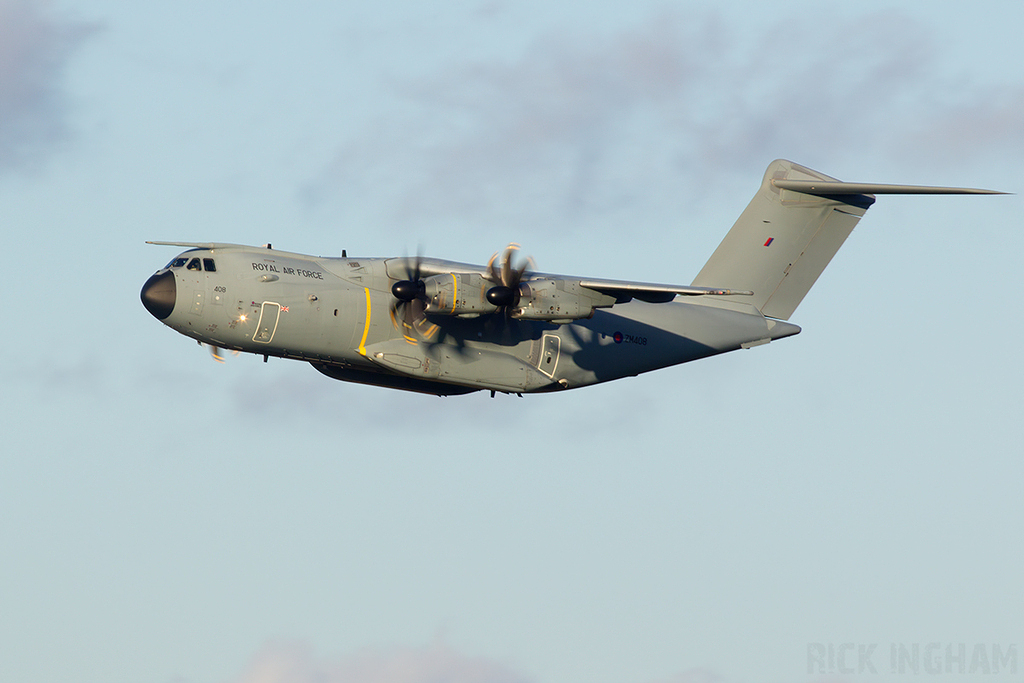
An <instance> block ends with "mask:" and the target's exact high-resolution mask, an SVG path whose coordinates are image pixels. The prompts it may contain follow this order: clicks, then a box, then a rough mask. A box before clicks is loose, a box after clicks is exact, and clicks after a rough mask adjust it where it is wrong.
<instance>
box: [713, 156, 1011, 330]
mask: <svg viewBox="0 0 1024 683" xmlns="http://www.w3.org/2000/svg"><path fill="white" fill-rule="evenodd" d="M876 194H1003V193H1001V192H993V191H991V190H975V189H970V188H961V187H925V186H919V185H878V184H872V183H844V182H841V181H839V180H836V179H835V178H831V177H829V176H827V175H825V174H823V173H818V172H817V171H813V170H811V169H809V168H807V167H805V166H801V165H799V164H795V163H793V162H791V161H786V160H783V159H779V160H776V161H773V162H772V163H771V165H769V166H768V170H767V171H765V174H764V180H763V181H762V182H761V187H760V189H759V190H758V191H757V194H756V195H754V198H753V199H752V200H750V204H748V205H747V208H746V209H745V210H744V211H743V213H742V214H741V215H740V217H739V219H738V220H737V221H736V224H735V225H733V227H732V230H730V231H729V234H727V235H726V236H725V239H724V240H722V243H721V244H720V245H718V249H716V250H715V253H714V254H712V255H711V258H710V259H708V262H707V263H706V264H704V267H703V268H702V269H701V271H700V273H698V274H697V277H696V278H695V279H694V281H693V285H694V286H697V287H711V286H714V287H728V288H729V289H734V290H750V291H753V292H754V296H753V298H752V299H751V298H750V297H744V303H752V304H753V305H754V306H756V307H757V308H758V309H759V310H760V311H761V313H762V314H764V315H765V316H767V317H770V318H777V319H780V320H788V319H789V317H790V316H791V315H793V311H795V310H796V307H797V306H798V305H800V302H801V301H803V298H804V296H806V295H807V292H808V291H810V289H811V286H813V285H814V283H815V281H817V279H818V276H819V275H821V273H822V271H823V270H825V266H827V265H828V263H829V261H831V260H832V257H833V256H835V254H836V252H837V251H839V247H841V246H842V245H843V242H845V241H846V238H847V237H848V236H849V235H850V233H851V232H852V231H853V228H854V226H856V225H857V221H859V220H860V219H861V216H863V215H864V213H865V212H866V211H867V210H868V207H870V206H871V205H872V204H874V203H875V196H874V195H876Z"/></svg>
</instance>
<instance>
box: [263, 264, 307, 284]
mask: <svg viewBox="0 0 1024 683" xmlns="http://www.w3.org/2000/svg"><path fill="white" fill-rule="evenodd" d="M252 269H253V270H259V271H267V272H271V273H282V274H283V275H296V276H298V277H309V278H313V279H315V280H323V279H324V274H323V273H321V272H320V271H318V270H303V269H302V268H289V267H288V266H281V269H280V270H278V268H277V266H275V265H273V264H272V263H253V264H252Z"/></svg>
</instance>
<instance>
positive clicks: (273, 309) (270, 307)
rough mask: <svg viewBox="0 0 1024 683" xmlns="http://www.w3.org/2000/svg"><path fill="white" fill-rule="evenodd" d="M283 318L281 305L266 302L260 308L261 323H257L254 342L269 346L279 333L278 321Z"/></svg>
mask: <svg viewBox="0 0 1024 683" xmlns="http://www.w3.org/2000/svg"><path fill="white" fill-rule="evenodd" d="M280 317H281V304H275V303H274V302H273V301H264V302H263V306H262V307H260V321H259V322H258V323H256V332H255V333H254V334H253V336H252V340H253V341H254V342H257V343H259V344H269V343H270V341H271V340H272V339H273V338H274V333H275V332H277V320H278V318H280Z"/></svg>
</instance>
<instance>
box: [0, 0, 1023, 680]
mask: <svg viewBox="0 0 1024 683" xmlns="http://www.w3.org/2000/svg"><path fill="white" fill-rule="evenodd" d="M1022 25H1024V5H1020V4H1019V3H1012V2H976V3H971V4H970V5H967V6H965V5H963V4H959V3H958V4H954V3H924V2H921V3H889V2H859V3H856V4H851V3H844V4H842V5H837V6H832V5H830V4H827V3H824V4H822V3H819V4H817V5H814V8H813V9H810V5H808V4H806V3H786V2H783V3H756V4H755V3H739V2H724V3H719V4H718V5H717V6H716V7H715V8H714V9H709V8H707V7H705V6H703V5H697V4H693V3H683V2H675V3H673V2H648V1H639V2H631V3H609V2H602V3H593V2H587V3H584V2H576V1H569V2H562V3H558V4H557V6H555V7H552V6H549V3H541V2H532V1H528V2H514V3H513V2H505V1H502V0H491V1H483V2H469V1H466V2H455V3H448V4H447V5H445V6H443V7H438V6H433V5H431V6H428V5H425V4H424V3H415V2H408V1H400V0H396V1H394V2H385V3H377V4H365V5H355V4H344V3H336V2H316V1H312V0H311V1H309V2H300V3H297V4H295V3H293V4H292V5H291V6H289V7H288V8H284V6H283V5H282V4H281V3H269V2H258V3H250V4H249V5H248V6H246V7H245V8H244V9H243V8H241V5H238V4H237V3H235V4H232V3H221V2H213V3H211V2H209V1H207V2H195V1H182V2H175V3H162V4H161V3H156V4H154V3H124V2H111V1H109V0H107V1H104V0H91V1H90V2H81V1H74V0H54V1H53V2H46V1H43V0H0V225H2V226H3V235H4V247H5V248H4V253H5V256H4V266H3V268H2V269H0V296H2V301H3V310H4V312H5V318H6V323H7V324H6V326H5V328H4V329H5V331H6V334H4V335H3V339H2V341H0V351H2V357H3V358H4V361H3V363H2V364H0V378H2V382H3V387H4V391H3V393H2V398H0V401H2V413H0V414H2V416H3V417H2V418H0V419H2V425H0V426H2V428H3V433H4V435H5V438H4V447H3V455H2V457H0V682H2V683H7V682H8V681H10V682H11V683H13V682H15V681H18V682H24V681H38V682H42V683H51V682H53V683H62V682H66V681H110V682H112V683H120V682H124V683H128V682H132V683H139V682H141V683H169V682H172V681H174V682H182V683H183V682H187V683H222V682H237V683H278V682H280V683H284V682H288V683H312V682H313V681H318V682H324V683H341V682H342V681H344V682H348V681H373V682H376V683H424V682H426V681H437V680H445V681H456V682H460V683H461V682H464V683H477V682H480V681H535V682H537V683H619V682H626V681H628V682H636V683H665V682H672V683H683V682H686V683H696V682H703V681H711V680H722V681H728V682H733V681H736V682H740V681H742V682H752V683H753V682H760V681H779V682H793V681H796V682H804V681H815V680H821V679H822V677H821V676H818V675H816V674H810V675H809V674H808V671H807V647H808V643H836V644H840V643H847V642H852V643H857V644H871V643H878V644H879V652H880V654H879V655H878V657H877V658H876V665H877V666H878V668H879V669H880V673H879V675H877V676H860V677H858V676H857V675H852V676H846V677H844V680H854V681H860V680H865V681H868V680H870V681H880V680H908V679H909V678H911V676H910V675H909V674H904V675H896V676H892V675H890V673H889V671H888V664H889V661H888V647H889V644H891V643H920V644H927V643H930V642H941V643H949V642H952V643H960V642H964V643H967V644H969V647H970V646H973V644H975V643H990V644H991V643H996V644H1000V645H1001V646H1003V647H1004V648H1007V647H1009V646H1015V647H1016V648H1017V651H1018V653H1019V655H1020V657H1021V658H1022V659H1021V661H1020V662H1019V666H1020V667H1024V628H1022V626H1024V622H1022V619H1021V614H1022V613H1024V588H1022V584H1021V581H1020V567H1021V566H1022V565H1024V551H1022V547H1021V543H1020V538H1021V537H1022V535H1024V496H1021V481H1022V480H1024V476H1022V475H1024V465H1022V456H1024V447H1022V445H1021V441H1022V440H1021V436H1020V426H1019V425H1020V422H1021V417H1022V403H1024V402H1022V399H1021V391H1022V389H1021V387H1022V380H1024V362H1022V360H1021V354H1020V352H1019V351H1018V350H1017V348H1016V346H1017V345H1018V344H1019V341H1020V340H1021V339H1024V323H1022V317H1021V304H1020V294H1019V289H1020V286H1019V285H1020V280H1021V277H1020V275H1021V265H1020V264H1021V256H1020V255H1021V253H1022V252H1024V237H1022V230H1021V227H1020V222H1021V216H1022V215H1024V210H1022V208H1024V207H1022V200H1021V197H1020V195H1019V194H1018V195H1015V196H1005V197H881V198H880V199H879V201H878V203H877V204H876V205H875V206H874V207H873V208H872V209H871V210H870V211H869V213H868V214H867V216H866V217H865V219H864V220H863V221H862V222H861V223H860V225H859V226H858V228H857V230H856V231H855V232H854V234H853V236H852V237H851V239H850V240H849V241H848V242H847V244H846V245H845V246H844V247H843V249H842V251H841V252H840V253H839V255H838V256H837V257H836V259H835V261H834V262H833V263H832V265H830V267H829V268H828V269H827V270H826V272H825V274H824V276H823V277H822V278H821V280H820V281H819V282H818V284H817V285H816V286H815V288H814V289H813V290H812V292H811V294H810V295H809V296H808V297H807V299H806V300H805V301H804V303H803V304H802V305H801V307H800V308H799V309H798V310H797V312H796V314H795V315H794V317H793V322H795V323H797V324H799V325H800V326H802V327H803V329H804V331H803V333H802V334H801V335H799V336H797V337H795V338H792V339H786V340H783V341H780V342H778V343H773V344H771V345H768V346H765V347H759V348H756V349H753V350H750V351H745V352H740V353H734V354H729V355H726V356H722V357H719V358H713V359H709V360H706V361H702V362H699V363H695V364H691V365H685V366H680V367H677V368H672V369H668V370H665V371H661V372H658V373H653V374H650V375H646V376H643V377H639V378H634V379H628V380H623V381H619V382H614V383H611V384H607V385H602V386H598V387H593V388H589V389H584V390H580V391H572V392H567V393H565V394H559V395H550V396H534V397H526V398H524V399H522V400H520V399H515V398H510V397H498V398H496V399H494V400H491V399H489V398H488V397H487V396H486V394H483V393H481V394H477V395H472V396H468V397H464V398H451V399H444V400H442V399H437V398H430V397H422V396H415V395H407V394H403V393H400V392H391V391H387V390H382V389H376V388H371V387H361V386H357V385H349V384H344V383H339V382H333V381H331V380H329V379H327V378H325V377H323V376H321V375H319V374H318V373H316V372H315V371H314V370H313V369H311V368H310V367H308V366H307V365H304V364H300V363H296V362H289V361H280V360H277V361H275V360H272V361H271V362H270V363H267V364H264V363H262V362H261V359H258V358H255V357H251V358H249V357H243V358H237V359H233V360H232V361H231V362H229V363H228V364H226V365H223V366H220V365H217V364H215V363H213V362H212V361H211V360H210V359H209V356H208V354H207V353H206V352H205V351H203V350H202V349H200V348H199V347H198V346H196V345H195V344H194V343H192V342H191V341H190V340H188V339H186V338H184V337H182V336H180V335H177V334H175V333H174V332H172V331H171V330H169V329H167V328H166V327H164V326H162V325H160V324H159V323H158V322H157V321H155V320H154V319H153V318H152V317H151V316H150V315H149V314H148V313H147V312H146V310H145V309H144V308H143V307H142V305H141V303H140V301H139V289H140V288H141V286H142V283H143V282H144V281H145V279H146V278H147V277H148V276H149V275H150V274H151V273H152V272H153V271H154V270H156V269H157V268H158V267H160V266H161V265H163V264H164V263H165V262H166V261H167V260H168V259H169V258H170V257H171V256H173V255H174V253H175V252H174V251H173V250H168V249H167V248H160V247H153V246H147V245H146V244H145V243H144V242H145V240H147V239H151V240H201V241H226V242H242V243H250V244H261V243H264V242H268V241H269V242H273V243H274V245H275V246H276V247H278V248H282V249H288V250H292V251H301V252H307V253H317V254H323V255H337V254H340V252H341V250H342V249H347V250H348V253H349V254H350V255H359V254H363V255H371V256H383V255H402V254H406V253H411V252H414V251H415V250H416V249H417V248H418V247H422V249H423V250H424V252H425V253H426V254H427V255H428V256H437V257H443V258H451V259H455V260H459V261H469V262H484V261H485V260H486V259H487V257H488V256H489V255H490V254H491V253H493V252H494V251H495V250H497V249H499V248H501V247H502V246H504V245H505V244H506V243H508V242H509V241H511V240H515V241H517V242H520V243H521V244H523V246H524V248H525V249H526V251H527V252H529V253H531V254H532V255H533V256H534V258H535V259H536V261H537V262H538V265H539V267H541V268H543V269H544V270H547V271H552V272H566V273H575V274H579V275H587V276H594V277H610V278H622V279H639V280H646V281H661V282H674V283H682V284H685V283H688V282H690V280H691V279H692V278H693V276H694V274H695V273H696V272H697V271H698V270H699V269H700V267H701V265H702V264H703V263H704V261H705V259H706V258H707V257H708V256H709V255H710V253H711V252H712V251H713V250H714V248H715V246H716V245H717V244H718V242H719V241H720V240H721V239H722V237H723V236H724V235H725V233H726V232H727V231H728V229H729V227H730V226H731V225H732V222H733V221H734V220H735V218H736V217H737V216H738V215H739V213H740V212H741V211H742V209H743V208H744V206H746V203H747V201H749V198H750V197H751V196H752V194H753V192H754V191H755V189H756V188H757V185H758V183H759V182H760V178H761V174H762V173H763V171H764V168H765V167H766V166H767V164H768V163H769V162H770V161H771V160H772V159H774V158H777V157H785V158H790V159H793V160H794V161H797V162H799V163H803V164H806V165H808V166H811V167H812V168H816V169H819V170H821V171H823V172H825V173H828V174H830V175H833V176H836V177H839V178H841V179H844V180H851V181H870V182H894V183H917V184H942V185H970V186H978V187H991V188H994V189H999V190H1005V191H1009V192H1015V193H1021V192H1024V166H1022V159H1024V115H1022V113H1024V75H1022V72H1021V69H1020V65H1021V64H1024V46H1022V44H1021V42H1020V40H1019V30H1020V26H1022ZM942 680H944V681H945V680H956V678H955V677H942ZM986 680H993V681H999V680H1011V679H1010V678H1008V677H1006V676H995V675H993V676H989V677H986Z"/></svg>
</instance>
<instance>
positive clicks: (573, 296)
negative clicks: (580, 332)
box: [512, 279, 615, 322]
mask: <svg viewBox="0 0 1024 683" xmlns="http://www.w3.org/2000/svg"><path fill="white" fill-rule="evenodd" d="M519 291H520V299H519V306H518V307H517V308H515V309H514V310H513V311H512V317H513V318H517V319H519V320H545V321H551V322H555V321H570V320H579V319H581V318H589V317H591V316H593V315H594V309H595V308H603V307H607V306H611V305H613V304H614V303H615V297H612V296H608V295H606V294H601V293H600V292H595V291H594V290H592V289H587V288H586V287H580V285H579V282H575V281H573V280H561V279H559V280H531V281H529V282H523V283H521V284H520V285H519Z"/></svg>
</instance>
